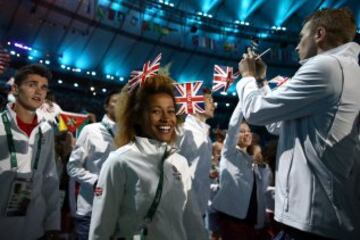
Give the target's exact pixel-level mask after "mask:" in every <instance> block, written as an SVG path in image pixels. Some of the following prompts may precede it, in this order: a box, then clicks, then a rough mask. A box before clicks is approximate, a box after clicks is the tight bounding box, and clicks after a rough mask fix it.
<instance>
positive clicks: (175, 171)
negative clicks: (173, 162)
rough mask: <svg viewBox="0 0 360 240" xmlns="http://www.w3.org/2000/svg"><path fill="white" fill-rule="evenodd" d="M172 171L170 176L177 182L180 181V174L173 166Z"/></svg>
mask: <svg viewBox="0 0 360 240" xmlns="http://www.w3.org/2000/svg"><path fill="white" fill-rule="evenodd" d="M171 169H172V171H173V172H172V175H173V176H174V178H175V179H176V180H178V181H180V180H181V173H180V172H179V171H178V170H177V168H176V167H175V166H171Z"/></svg>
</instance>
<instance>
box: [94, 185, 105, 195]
mask: <svg viewBox="0 0 360 240" xmlns="http://www.w3.org/2000/svg"><path fill="white" fill-rule="evenodd" d="M94 193H95V196H97V197H100V196H101V195H102V193H103V189H102V188H101V187H96V188H95V191H94Z"/></svg>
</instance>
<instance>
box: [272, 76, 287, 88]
mask: <svg viewBox="0 0 360 240" xmlns="http://www.w3.org/2000/svg"><path fill="white" fill-rule="evenodd" d="M288 80H289V78H288V77H283V76H276V77H274V78H273V79H271V80H269V82H268V84H269V87H270V88H271V89H273V90H275V89H277V88H278V87H280V86H282V85H284V84H285V83H286V82H287V81H288Z"/></svg>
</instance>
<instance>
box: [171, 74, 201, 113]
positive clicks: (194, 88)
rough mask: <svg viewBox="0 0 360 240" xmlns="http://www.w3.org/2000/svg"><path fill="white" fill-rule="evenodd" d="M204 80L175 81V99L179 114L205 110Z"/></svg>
mask: <svg viewBox="0 0 360 240" xmlns="http://www.w3.org/2000/svg"><path fill="white" fill-rule="evenodd" d="M202 84H203V83H202V82H200V81H197V82H187V83H175V84H174V85H175V101H176V104H177V105H178V107H179V109H178V111H177V113H176V114H177V115H179V114H184V113H186V114H194V113H196V112H199V113H202V112H204V111H205V110H204V109H205V103H204V95H203V94H202V88H201V86H202Z"/></svg>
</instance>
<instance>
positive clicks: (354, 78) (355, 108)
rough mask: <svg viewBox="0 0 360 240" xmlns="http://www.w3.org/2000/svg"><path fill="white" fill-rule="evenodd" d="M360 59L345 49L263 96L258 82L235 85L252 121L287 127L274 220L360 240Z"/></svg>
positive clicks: (313, 61) (355, 50)
mask: <svg viewBox="0 0 360 240" xmlns="http://www.w3.org/2000/svg"><path fill="white" fill-rule="evenodd" d="M359 52H360V46H359V45H358V44H357V43H347V44H344V45H341V46H339V47H337V48H334V49H331V50H328V51H326V52H323V53H321V54H318V55H317V56H314V57H312V58H310V59H307V60H305V61H303V62H302V64H303V66H302V67H301V68H300V69H299V70H298V71H297V72H296V73H295V75H294V76H293V77H292V78H291V80H290V81H288V82H287V84H286V85H285V86H283V87H281V88H279V89H277V90H275V91H273V92H271V93H268V94H267V95H265V96H263V95H262V94H261V93H260V91H259V90H258V88H257V85H256V83H255V79H254V78H251V77H249V78H243V79H241V80H240V81H239V83H238V84H237V91H238V96H239V98H240V102H241V103H242V111H243V113H244V116H245V118H246V119H247V121H249V122H250V123H251V124H256V125H265V124H269V123H273V122H278V121H282V124H281V126H280V131H279V134H280V139H279V144H278V152H277V168H276V169H277V172H276V180H275V187H276V190H275V219H276V220H277V221H279V222H281V223H284V224H286V225H289V226H291V227H294V228H297V229H300V230H303V231H307V232H312V233H315V234H319V235H322V236H326V237H333V238H337V239H359V237H360V236H359V233H360V230H359V229H360V210H359V206H360V190H359V189H360V188H359V182H358V180H356V179H357V178H358V176H359V175H360V158H359V156H360V153H359V144H360V141H359V123H358V121H357V120H356V117H357V116H358V114H359V111H360V67H359V64H358V55H359ZM356 231H357V233H356Z"/></svg>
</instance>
